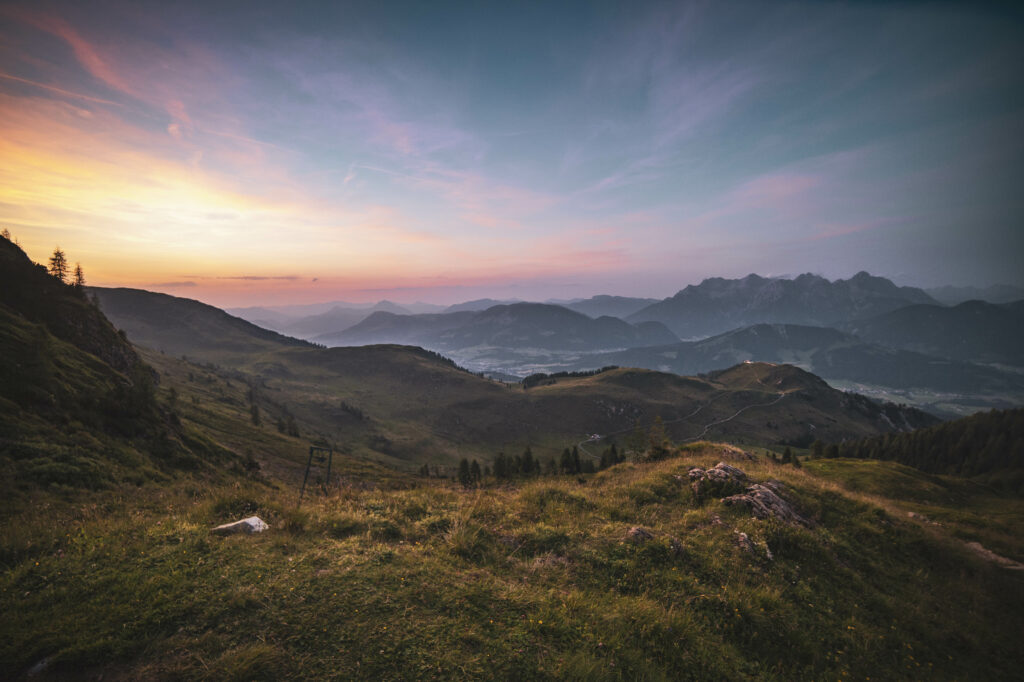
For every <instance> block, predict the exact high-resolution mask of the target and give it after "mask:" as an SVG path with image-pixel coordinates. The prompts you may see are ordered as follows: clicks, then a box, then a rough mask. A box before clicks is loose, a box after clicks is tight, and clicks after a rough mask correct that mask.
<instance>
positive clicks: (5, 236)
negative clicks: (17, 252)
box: [0, 227, 11, 241]
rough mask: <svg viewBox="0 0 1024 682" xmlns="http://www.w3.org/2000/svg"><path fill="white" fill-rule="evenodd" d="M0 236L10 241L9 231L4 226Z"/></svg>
mask: <svg viewBox="0 0 1024 682" xmlns="http://www.w3.org/2000/svg"><path fill="white" fill-rule="evenodd" d="M0 237H3V238H4V239H6V240H7V241H11V231H10V230H8V229H7V228H6V227H5V228H4V229H3V232H0Z"/></svg>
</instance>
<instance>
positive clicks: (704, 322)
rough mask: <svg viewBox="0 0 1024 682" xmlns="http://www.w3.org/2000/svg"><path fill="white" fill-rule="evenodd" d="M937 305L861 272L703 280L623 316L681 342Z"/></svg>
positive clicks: (910, 290)
mask: <svg viewBox="0 0 1024 682" xmlns="http://www.w3.org/2000/svg"><path fill="white" fill-rule="evenodd" d="M935 302H936V301H935V300H934V299H933V298H932V297H931V296H929V295H928V294H926V293H925V292H924V291H922V290H921V289H916V288H914V287H898V286H896V285H895V284H893V283H892V282H891V281H889V280H888V279H885V278H884V277H873V276H871V275H869V274H868V273H866V272H860V273H857V274H856V275H854V276H853V277H852V278H850V279H848V280H836V281H834V282H830V281H829V280H827V279H825V278H824V277H819V276H817V275H812V274H809V273H808V274H803V275H800V276H799V277H796V278H795V279H768V278H764V277H760V276H758V275H753V274H752V275H747V276H746V277H744V278H743V279H738V280H729V279H722V278H718V277H715V278H711V279H706V280H704V281H703V282H701V283H700V284H698V285H691V286H688V287H686V288H685V289H683V290H682V291H680V292H679V293H677V294H676V295H675V296H672V297H671V298H667V299H665V300H664V301H660V302H658V303H654V304H652V305H649V306H647V307H646V308H643V309H641V310H639V311H637V312H635V313H633V314H632V315H630V316H628V317H627V318H626V320H627V321H628V322H633V323H638V322H650V321H654V322H661V323H662V324H664V325H665V326H666V327H668V328H669V329H670V330H671V331H672V332H673V333H675V334H676V335H677V336H679V338H682V339H696V338H703V337H708V336H713V335H715V334H721V333H723V332H727V331H729V330H731V329H737V328H739V327H747V326H750V325H753V324H759V323H762V322H768V323H785V324H802V325H811V326H822V327H829V326H833V325H836V324H841V323H843V322H846V321H849V320H855V319H859V318H863V317H870V316H874V315H880V314H882V313H887V312H890V311H892V310H896V309H897V308H902V307H904V306H907V305H912V304H915V303H935Z"/></svg>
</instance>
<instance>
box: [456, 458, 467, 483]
mask: <svg viewBox="0 0 1024 682" xmlns="http://www.w3.org/2000/svg"><path fill="white" fill-rule="evenodd" d="M455 478H456V480H457V481H458V482H459V483H460V484H461V485H462V487H463V488H468V487H469V484H470V473H469V460H467V459H466V458H465V457H463V458H462V459H461V460H459V472H458V473H457V474H456V475H455Z"/></svg>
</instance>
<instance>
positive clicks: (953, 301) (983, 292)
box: [925, 284, 1024, 305]
mask: <svg viewBox="0 0 1024 682" xmlns="http://www.w3.org/2000/svg"><path fill="white" fill-rule="evenodd" d="M925 291H926V292H927V293H928V295H929V296H931V297H932V298H934V299H935V300H936V301H938V302H939V303H944V304H946V305H957V304H959V303H964V302H966V301H985V302H986V303H1012V302H1013V301H1019V300H1021V299H1024V287H1017V286H1013V285H1011V284H993V285H992V286H989V287H954V286H944V287H935V288H933V289H925Z"/></svg>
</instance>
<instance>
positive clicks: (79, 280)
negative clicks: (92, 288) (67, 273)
mask: <svg viewBox="0 0 1024 682" xmlns="http://www.w3.org/2000/svg"><path fill="white" fill-rule="evenodd" d="M72 284H73V285H74V286H75V287H76V288H78V289H81V288H82V287H84V286H85V273H84V272H82V264H81V263H75V275H74V280H73V281H72Z"/></svg>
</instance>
